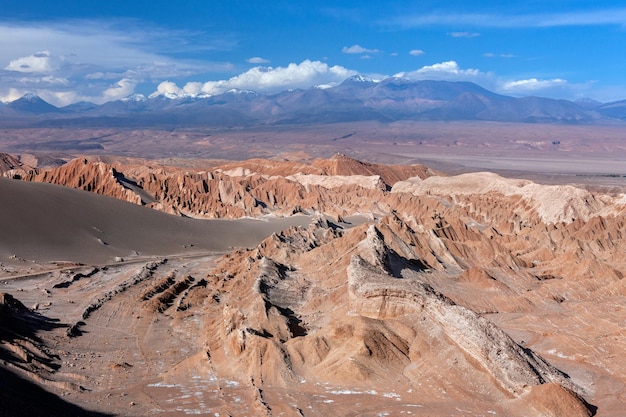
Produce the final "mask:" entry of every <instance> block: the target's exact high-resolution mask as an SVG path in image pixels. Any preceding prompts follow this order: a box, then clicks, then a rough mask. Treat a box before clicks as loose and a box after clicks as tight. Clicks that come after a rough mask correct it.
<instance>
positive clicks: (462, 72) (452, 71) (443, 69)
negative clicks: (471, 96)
mask: <svg viewBox="0 0 626 417" xmlns="http://www.w3.org/2000/svg"><path fill="white" fill-rule="evenodd" d="M481 75H484V73H481V72H480V71H479V70H477V69H473V68H468V69H462V68H460V67H459V64H458V63H457V62H456V61H446V62H440V63H437V64H433V65H426V66H424V67H422V68H419V69H417V70H415V71H410V72H400V73H398V74H396V75H394V76H395V77H400V78H408V79H413V80H424V79H431V80H455V81H461V80H471V79H476V78H478V77H479V76H481Z"/></svg>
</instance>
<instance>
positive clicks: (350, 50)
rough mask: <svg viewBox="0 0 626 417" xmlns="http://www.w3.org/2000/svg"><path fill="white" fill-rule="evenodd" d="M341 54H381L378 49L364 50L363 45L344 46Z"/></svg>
mask: <svg viewBox="0 0 626 417" xmlns="http://www.w3.org/2000/svg"><path fill="white" fill-rule="evenodd" d="M341 52H343V53H344V54H377V53H379V52H380V50H378V49H369V48H364V47H362V46H361V45H352V46H344V47H343V48H341Z"/></svg>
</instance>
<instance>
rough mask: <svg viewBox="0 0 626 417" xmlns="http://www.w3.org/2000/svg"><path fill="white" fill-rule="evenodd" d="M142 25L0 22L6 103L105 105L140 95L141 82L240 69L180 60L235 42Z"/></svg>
mask: <svg viewBox="0 0 626 417" xmlns="http://www.w3.org/2000/svg"><path fill="white" fill-rule="evenodd" d="M135 23H138V22H131V21H86V20H78V21H66V22H54V23H51V22H41V23H32V24H25V23H21V24H10V23H0V68H2V69H0V79H1V83H0V98H2V100H3V101H6V100H8V99H9V98H14V92H15V91H20V92H23V93H26V92H34V93H36V94H38V95H40V96H41V97H42V98H43V97H46V100H47V101H50V102H51V103H52V104H55V105H58V106H60V105H65V104H69V102H68V100H69V101H71V100H76V101H78V100H88V101H93V102H96V103H101V102H104V101H107V100H112V99H117V98H119V97H120V95H121V94H123V93H126V92H128V94H132V93H133V92H134V89H135V88H136V86H137V85H138V84H139V83H144V82H154V83H156V82H159V81H161V80H163V79H168V78H179V77H189V76H192V75H198V74H206V73H209V72H214V71H220V72H221V71H231V70H232V68H233V66H232V65H231V64H229V63H215V62H207V61H194V60H189V59H187V60H185V59H178V58H174V56H180V52H181V48H183V49H184V48H190V47H189V46H187V45H190V44H194V45H200V46H198V47H195V48H199V49H200V50H206V49H218V48H220V47H225V48H226V47H228V46H229V45H228V44H227V43H228V41H226V42H225V41H212V40H211V39H202V40H203V42H197V43H196V42H187V41H185V40H189V39H191V38H194V39H193V40H197V39H196V38H198V37H199V36H201V35H200V34H197V33H191V32H183V31H171V30H165V29H162V28H156V27H153V26H152V27H151V26H150V25H146V24H145V23H144V24H141V25H140V24H135ZM225 38H228V37H227V36H226V37H225ZM220 42H221V43H220ZM164 51H165V52H164ZM167 52H171V53H172V55H171V56H170V55H168V54H167ZM11 89H13V90H11Z"/></svg>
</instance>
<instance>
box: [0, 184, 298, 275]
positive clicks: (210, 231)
mask: <svg viewBox="0 0 626 417" xmlns="http://www.w3.org/2000/svg"><path fill="white" fill-rule="evenodd" d="M309 221H310V219H309V218H308V217H305V216H296V217H292V218H286V219H273V220H270V221H259V220H252V219H242V220H195V219H189V218H181V217H175V216H171V215H168V214H164V213H161V212H157V211H155V210H151V209H148V208H145V207H141V206H137V205H134V204H130V203H126V202H123V201H119V200H116V199H113V198H109V197H104V196H101V195H97V194H93V193H89V192H84V191H77V190H74V189H69V188H65V187H60V186H56V185H51V184H43V183H27V182H21V181H17V180H10V179H5V178H0V259H7V258H8V257H10V256H12V255H16V256H17V257H20V258H24V259H26V260H35V261H73V262H83V263H94V262H106V261H110V260H112V259H114V258H115V257H116V256H121V257H126V256H130V255H133V254H134V253H137V254H139V255H142V256H147V255H167V254H172V253H180V252H184V251H190V250H192V251H197V250H208V251H223V250H227V249H228V248H229V247H234V246H245V247H249V246H252V245H255V244H257V243H258V242H260V241H261V240H262V239H263V238H265V237H267V236H269V235H270V234H271V233H272V232H275V231H279V230H282V229H285V228H288V227H289V226H291V225H298V224H299V225H302V224H308V223H309ZM192 245H193V246H192Z"/></svg>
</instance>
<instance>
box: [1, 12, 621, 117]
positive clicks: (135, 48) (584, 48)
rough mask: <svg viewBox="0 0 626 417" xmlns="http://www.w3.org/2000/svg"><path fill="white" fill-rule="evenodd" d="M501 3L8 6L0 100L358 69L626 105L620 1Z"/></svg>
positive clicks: (183, 89) (271, 85) (210, 89)
mask: <svg viewBox="0 0 626 417" xmlns="http://www.w3.org/2000/svg"><path fill="white" fill-rule="evenodd" d="M300 3H301V4H300ZM504 3H505V2H501V1H495V0H483V1H474V2H467V1H458V0H449V1H447V2H445V3H444V2H441V1H428V0H423V1H404V2H400V1H342V2H335V1H325V0H321V1H317V2H295V1H283V0H274V1H272V2H269V1H268V2H262V1H242V0H239V1H238V0H231V1H193V0H179V1H159V0H151V1H143V0H142V1H132V0H130V1H129V0H126V1H118V0H108V1H100V0H93V1H86V0H82V1H75V0H65V1H50V0H47V1H41V0H29V1H24V0H0V10H1V11H2V13H1V14H0V101H4V102H6V101H11V100H14V99H16V98H18V97H20V96H21V95H23V94H25V93H27V92H33V93H36V94H39V95H40V96H41V97H43V98H44V99H46V100H47V101H49V102H51V103H53V104H55V105H58V106H62V105H66V104H70V103H73V102H77V101H92V102H96V103H102V102H105V101H109V100H116V99H120V98H123V97H126V96H128V95H131V94H133V93H141V94H144V95H151V94H152V95H158V94H168V95H201V94H217V93H220V92H223V91H226V90H228V89H231V88H243V89H250V90H256V91H259V92H265V93H272V92H277V91H281V90H284V89H289V88H308V87H311V86H315V85H334V84H337V83H339V82H341V81H342V80H343V79H345V78H347V77H349V76H350V75H353V74H357V73H361V74H366V75H370V76H372V77H373V78H383V77H388V76H403V77H406V78H411V79H443V80H451V81H455V80H459V81H473V82H476V83H477V84H479V85H481V86H483V87H485V88H488V89H490V90H493V91H496V92H499V93H502V94H508V95H514V96H526V95H539V96H546V97H554V98H566V99H576V98H582V97H589V98H593V99H596V100H599V101H604V102H608V101H614V100H620V99H625V98H626V4H623V5H622V4H620V3H621V2H616V1H600V0H596V1H586V0H581V1H568V0H552V1H535V0H526V1H524V2H509V3H508V4H504Z"/></svg>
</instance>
